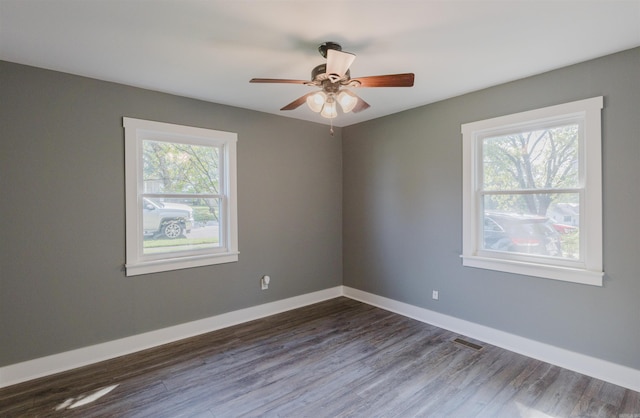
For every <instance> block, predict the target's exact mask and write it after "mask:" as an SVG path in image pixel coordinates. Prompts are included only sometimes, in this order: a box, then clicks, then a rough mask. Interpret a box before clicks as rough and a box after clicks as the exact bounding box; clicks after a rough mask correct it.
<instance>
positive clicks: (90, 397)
mask: <svg viewBox="0 0 640 418" xmlns="http://www.w3.org/2000/svg"><path fill="white" fill-rule="evenodd" d="M117 387H118V385H111V386H106V387H104V388H101V389H97V390H95V391H93V392H89V393H88V394H82V395H79V396H78V397H76V398H69V399H67V400H66V401H64V402H62V403H61V404H60V405H58V406H57V407H56V411H61V410H63V409H74V408H77V407H79V406H83V405H87V404H90V403H91V402H95V401H97V400H98V399H100V398H102V397H103V396H104V395H106V394H107V393H109V392H111V391H112V390H114V389H115V388H117Z"/></svg>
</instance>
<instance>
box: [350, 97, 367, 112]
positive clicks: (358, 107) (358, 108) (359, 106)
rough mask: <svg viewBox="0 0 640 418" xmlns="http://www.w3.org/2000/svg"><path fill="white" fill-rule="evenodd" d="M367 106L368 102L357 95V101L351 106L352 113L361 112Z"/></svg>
mask: <svg viewBox="0 0 640 418" xmlns="http://www.w3.org/2000/svg"><path fill="white" fill-rule="evenodd" d="M369 107H370V106H369V103H367V102H365V101H364V100H362V98H361V97H358V103H356V107H354V108H353V110H352V112H353V113H358V112H362V111H363V110H365V109H368V108H369Z"/></svg>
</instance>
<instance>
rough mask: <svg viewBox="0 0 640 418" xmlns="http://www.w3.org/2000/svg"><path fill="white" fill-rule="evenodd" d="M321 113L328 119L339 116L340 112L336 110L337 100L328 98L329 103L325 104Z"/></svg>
mask: <svg viewBox="0 0 640 418" xmlns="http://www.w3.org/2000/svg"><path fill="white" fill-rule="evenodd" d="M320 115H321V116H322V117H325V118H328V119H333V118H335V117H336V116H338V112H337V110H336V102H335V101H334V100H327V103H325V104H324V107H323V108H322V112H321V113H320Z"/></svg>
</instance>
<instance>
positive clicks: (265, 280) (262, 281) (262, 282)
mask: <svg viewBox="0 0 640 418" xmlns="http://www.w3.org/2000/svg"><path fill="white" fill-rule="evenodd" d="M270 281H271V277H269V276H262V279H260V287H261V288H262V290H267V289H268V288H269V282H270Z"/></svg>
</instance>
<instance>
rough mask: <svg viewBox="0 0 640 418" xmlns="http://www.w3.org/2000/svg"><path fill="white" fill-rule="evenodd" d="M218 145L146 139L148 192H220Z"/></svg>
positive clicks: (144, 142) (146, 190)
mask: <svg viewBox="0 0 640 418" xmlns="http://www.w3.org/2000/svg"><path fill="white" fill-rule="evenodd" d="M219 161H220V149H219V148H218V147H211V146H200V145H189V144H180V143H174V142H161V141H149V140H145V141H143V164H144V166H143V181H144V193H184V194H191V193H202V194H219V192H220V189H219V184H220V171H219V168H220V167H219Z"/></svg>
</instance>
